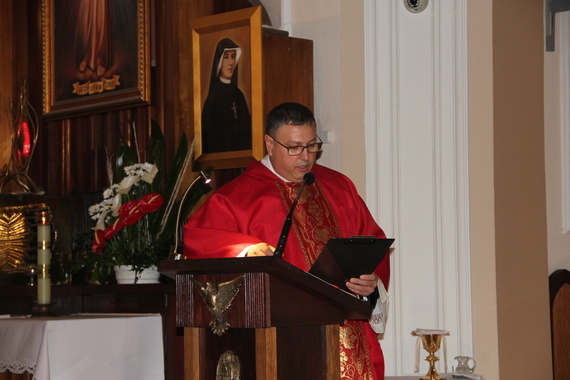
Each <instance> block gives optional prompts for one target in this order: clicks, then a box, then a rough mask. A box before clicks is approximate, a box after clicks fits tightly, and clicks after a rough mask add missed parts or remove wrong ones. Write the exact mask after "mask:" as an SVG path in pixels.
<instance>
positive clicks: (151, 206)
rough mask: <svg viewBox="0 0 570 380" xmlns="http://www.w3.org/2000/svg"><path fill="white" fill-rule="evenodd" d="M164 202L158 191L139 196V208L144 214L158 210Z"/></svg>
mask: <svg viewBox="0 0 570 380" xmlns="http://www.w3.org/2000/svg"><path fill="white" fill-rule="evenodd" d="M163 203H164V197H163V196H162V195H160V194H158V193H150V194H147V195H145V196H143V197H142V198H141V203H140V208H141V211H142V212H143V213H145V214H149V213H151V212H154V211H156V210H158V209H159V208H160V207H161V206H162V204H163Z"/></svg>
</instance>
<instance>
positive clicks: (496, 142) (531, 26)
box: [469, 0, 552, 380]
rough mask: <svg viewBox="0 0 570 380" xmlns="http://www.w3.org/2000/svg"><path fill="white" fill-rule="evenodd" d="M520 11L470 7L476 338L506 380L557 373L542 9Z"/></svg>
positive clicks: (533, 5) (504, 6)
mask: <svg viewBox="0 0 570 380" xmlns="http://www.w3.org/2000/svg"><path fill="white" fill-rule="evenodd" d="M523 3H524V4H519V6H518V7H516V8H514V7H512V4H510V2H507V1H501V0H495V1H493V2H471V3H470V15H469V17H470V18H469V20H470V22H469V36H470V37H469V57H470V58H471V59H470V61H469V67H470V69H469V70H470V84H469V89H470V90H469V114H470V115H471V117H470V126H469V129H470V162H471V166H470V182H471V186H470V194H471V196H470V199H471V207H470V209H471V213H472V214H471V242H472V250H471V257H472V274H473V281H472V283H473V286H472V288H473V327H474V328H473V333H474V337H475V350H476V351H475V354H476V356H478V358H479V359H481V357H482V356H483V357H485V360H487V361H488V362H487V365H492V364H493V361H496V362H495V363H496V365H493V366H492V368H493V372H494V374H489V373H487V372H486V373H485V375H486V376H488V377H494V378H497V379H499V378H500V379H501V380H508V379H523V378H524V379H527V378H543V377H545V376H546V377H549V376H550V374H551V370H552V369H551V354H550V320H549V299H548V274H549V273H548V248H547V234H546V193H545V187H546V185H545V159H544V157H545V156H544V145H543V143H544V119H543V117H544V107H543V96H544V92H543V70H544V65H543V59H544V58H543V52H544V46H543V41H544V32H543V16H542V14H543V13H542V12H543V9H542V4H541V3H540V2H536V1H524V2H523ZM523 5H524V6H523ZM482 240H486V241H482ZM528 342H533V343H532V347H533V348H532V349H529V345H528ZM497 370H498V373H497V372H496V371H497ZM493 375H494V376H493Z"/></svg>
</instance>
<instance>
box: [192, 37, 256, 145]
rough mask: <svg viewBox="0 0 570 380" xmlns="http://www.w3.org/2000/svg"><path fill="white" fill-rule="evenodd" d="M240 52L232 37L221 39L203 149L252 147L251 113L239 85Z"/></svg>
mask: <svg viewBox="0 0 570 380" xmlns="http://www.w3.org/2000/svg"><path fill="white" fill-rule="evenodd" d="M240 56H241V49H240V47H239V46H238V45H236V44H235V43H234V42H233V41H232V40H230V39H229V38H224V39H222V40H221V41H220V42H218V46H217V47H216V52H215V55H214V62H213V63H212V75H211V77H210V89H209V92H208V97H207V98H206V101H205V103H204V107H203V109H202V152H203V153H219V152H228V151H236V150H249V149H251V114H250V112H249V109H248V106H247V103H246V101H245V97H244V95H243V93H242V92H241V90H240V89H239V88H238V85H237V83H238V66H237V65H238V62H239V58H240Z"/></svg>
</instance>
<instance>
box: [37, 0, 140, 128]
mask: <svg viewBox="0 0 570 380" xmlns="http://www.w3.org/2000/svg"><path fill="white" fill-rule="evenodd" d="M149 1H150V0H114V1H110V0H42V29H43V36H44V40H43V81H44V92H43V95H44V96H43V111H44V115H45V116H47V117H67V116H70V115H72V114H81V113H91V112H102V111H108V110H110V109H115V108H120V107H126V106H130V105H136V104H147V103H148V101H149V98H150V88H149V79H150V58H149V57H150V32H149V29H150V26H149V25H150V23H149Z"/></svg>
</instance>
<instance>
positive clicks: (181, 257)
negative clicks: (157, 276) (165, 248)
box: [168, 170, 212, 260]
mask: <svg viewBox="0 0 570 380" xmlns="http://www.w3.org/2000/svg"><path fill="white" fill-rule="evenodd" d="M201 178H202V179H203V180H204V183H205V184H206V183H210V181H211V180H212V179H211V178H210V176H209V175H208V174H207V173H206V172H204V171H203V170H202V171H200V173H198V177H196V178H195V179H194V181H192V183H191V184H190V186H188V188H187V189H186V191H185V192H184V194H183V195H182V198H180V205H178V214H177V215H176V229H175V232H174V251H172V253H170V255H168V260H185V259H186V256H184V255H183V254H181V253H178V245H179V244H180V242H179V236H178V235H179V232H180V213H181V212H182V206H183V205H184V200H185V199H186V197H187V196H188V193H190V189H192V187H193V186H194V184H195V183H196V182H198V180H199V179H201Z"/></svg>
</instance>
